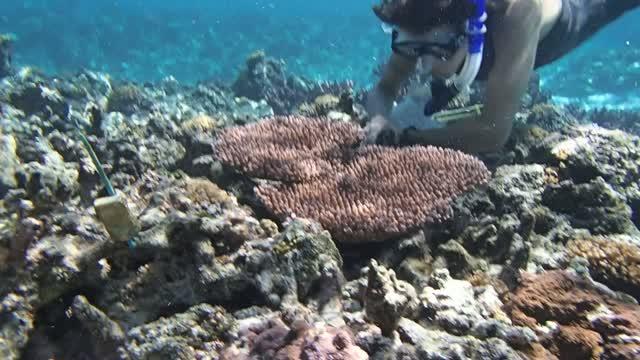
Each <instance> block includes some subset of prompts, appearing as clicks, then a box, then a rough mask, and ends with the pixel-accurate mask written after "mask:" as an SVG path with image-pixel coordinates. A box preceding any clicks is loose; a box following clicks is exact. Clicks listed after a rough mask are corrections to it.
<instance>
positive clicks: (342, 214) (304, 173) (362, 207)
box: [214, 117, 489, 242]
mask: <svg viewBox="0 0 640 360" xmlns="http://www.w3.org/2000/svg"><path fill="white" fill-rule="evenodd" d="M360 136H361V132H360V130H359V128H358V127H357V126H356V125H353V124H349V123H344V122H334V121H329V120H327V119H325V118H305V117H275V118H272V119H268V120H264V121H262V122H260V123H258V124H253V125H248V126H244V127H235V128H231V129H228V130H227V131H225V132H223V133H222V134H221V136H220V140H219V141H218V143H217V144H216V145H215V147H214V148H215V151H216V153H217V154H218V158H219V159H220V161H221V162H222V163H224V164H225V165H228V166H230V167H232V168H234V169H236V170H238V171H240V172H242V173H244V174H245V175H248V176H256V177H263V178H267V179H273V180H280V181H282V183H280V184H277V185H259V186H258V187H257V189H256V193H257V195H258V196H259V197H260V199H261V200H262V201H263V202H264V204H265V205H266V207H267V208H268V209H269V210H270V211H271V212H272V213H273V214H274V215H276V216H277V217H278V218H280V219H282V220H284V219H286V218H287V217H290V216H298V217H305V218H310V219H314V220H316V221H318V222H320V223H321V224H322V225H323V226H324V227H325V228H326V229H327V230H329V231H330V232H331V234H332V235H333V237H334V238H335V239H336V240H338V241H343V242H362V241H382V240H386V239H389V238H393V237H396V236H399V235H404V234H407V233H410V232H412V231H415V230H417V229H418V228H419V227H420V226H422V225H423V224H424V223H425V222H426V223H431V222H436V221H441V220H443V219H445V218H446V217H447V215H448V212H449V203H450V201H451V200H452V199H453V198H454V197H455V196H457V195H459V194H461V193H463V192H465V191H467V190H469V189H470V188H471V187H473V186H475V185H477V184H481V183H484V182H486V181H487V180H488V178H489V171H488V170H487V168H486V167H485V166H484V164H483V163H482V162H481V161H480V160H478V159H476V158H475V157H473V156H471V155H467V154H464V153H461V152H458V151H454V150H449V149H441V148H436V147H431V146H429V147H422V146H412V147H406V148H391V147H383V146H378V145H371V146H367V147H364V148H362V149H360V150H357V151H356V150H354V149H355V148H356V147H357V146H356V145H357V144H358V142H359V141H360Z"/></svg>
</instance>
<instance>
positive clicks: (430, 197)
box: [0, 35, 640, 360]
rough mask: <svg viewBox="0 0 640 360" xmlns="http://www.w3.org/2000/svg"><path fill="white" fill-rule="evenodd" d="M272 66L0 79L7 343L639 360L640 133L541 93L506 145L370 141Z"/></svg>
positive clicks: (62, 350) (28, 353)
mask: <svg viewBox="0 0 640 360" xmlns="http://www.w3.org/2000/svg"><path fill="white" fill-rule="evenodd" d="M207 36H208V35H207ZM210 63H213V62H211V61H210ZM263 66H266V68H267V70H268V72H267V75H268V76H267V77H266V79H259V78H258V77H259V76H260V74H259V71H258V72H256V73H253V74H252V75H251V74H249V75H248V76H249V77H248V78H246V79H242V82H244V84H245V85H252V86H254V87H253V88H251V87H246V88H244V89H245V90H246V89H253V90H255V92H256V96H260V97H261V98H260V99H258V98H257V97H256V98H255V99H251V98H248V97H246V96H243V95H242V94H238V93H235V92H234V91H233V86H226V85H224V84H221V83H217V82H215V81H212V80H208V81H203V82H200V83H198V84H195V85H185V84H181V83H179V82H178V81H177V80H175V79H173V78H171V77H167V78H165V79H163V80H161V81H159V82H157V83H147V84H144V85H139V84H136V83H133V82H129V81H123V82H115V81H113V80H111V77H110V76H108V75H106V74H103V73H96V72H91V71H87V70H83V71H79V72H77V73H75V74H67V75H57V76H47V75H46V74H43V73H40V72H38V71H37V70H34V69H29V68H23V69H20V70H19V71H16V72H14V73H13V74H12V75H10V76H7V77H5V78H4V79H3V80H2V81H0V115H1V116H0V129H1V131H0V166H1V167H2V168H3V170H4V171H3V172H2V173H1V174H0V357H2V358H3V359H4V358H6V359H43V358H61V359H87V358H101V359H149V358H159V359H165V358H167V359H194V358H196V359H234V358H239V359H268V358H282V359H289V358H296V359H299V358H330V357H332V358H342V359H434V360H435V359H439V360H442V359H466V358H471V359H527V358H551V359H553V358H558V359H564V358H567V359H578V358H579V359H589V358H621V359H627V358H628V359H633V358H638V356H639V354H640V352H639V351H640V349H639V348H638V344H639V343H638V338H639V337H640V334H638V331H639V329H640V323H639V320H638V315H637V314H638V313H639V311H638V310H639V309H638V305H637V301H634V299H633V297H635V298H636V299H637V298H638V283H637V278H638V275H637V270H638V268H637V265H638V246H640V240H639V239H640V237H639V236H638V235H639V234H638V229H637V227H638V224H639V222H638V216H639V215H640V211H639V205H640V201H639V200H638V199H640V195H639V194H640V191H639V190H638V184H639V183H640V181H639V179H640V175H639V174H640V170H639V168H638V164H639V162H640V161H639V160H640V158H639V157H640V140H639V139H638V138H637V137H635V136H633V135H630V134H627V133H624V132H622V131H614V130H607V129H603V128H601V127H598V126H594V125H589V126H585V125H583V124H582V123H583V122H584V120H585V116H587V115H585V116H582V115H580V113H575V112H571V110H569V111H568V110H567V109H558V108H555V107H554V106H553V105H551V104H548V103H545V104H541V103H540V99H541V98H543V97H544V96H543V94H541V93H538V94H537V95H534V94H535V93H536V91H538V92H539V88H538V89H537V90H536V89H535V87H536V86H535V84H534V83H532V84H531V87H532V89H530V90H531V95H532V96H529V97H527V98H526V99H525V100H524V102H523V106H522V109H521V112H520V113H519V114H518V119H519V120H520V121H519V123H518V124H517V127H516V131H514V133H513V135H512V137H511V139H510V141H509V144H508V145H507V146H506V147H505V150H504V152H502V153H499V154H493V155H491V156H483V157H482V158H481V159H479V158H476V157H472V156H469V155H465V154H462V153H458V152H454V151H449V150H444V149H438V148H432V147H406V148H401V147H397V148H392V147H382V146H369V147H362V148H360V147H357V146H356V145H357V144H358V142H359V139H360V137H361V133H360V131H359V129H358V125H362V123H361V121H362V120H363V119H365V118H366V115H363V114H364V113H363V112H361V109H362V102H363V98H362V97H361V93H360V92H359V90H354V91H343V90H346V89H342V88H341V85H340V84H334V85H336V86H335V87H333V85H331V84H329V86H328V87H325V86H324V85H323V84H319V83H315V82H311V81H308V80H305V79H303V78H301V77H296V76H294V75H291V74H289V73H287V70H286V69H285V68H284V67H282V64H279V63H278V62H277V61H275V62H274V61H273V60H272V59H271V60H270V59H268V58H267V57H266V56H263V55H260V54H258V56H256V57H254V58H252V59H250V61H249V64H247V67H248V68H252V69H254V70H256V71H257V70H259V69H260V67H263ZM278 72H280V74H278ZM285 79H286V80H285ZM294 79H302V80H301V81H302V83H300V84H293V83H291V82H290V81H293V80H294ZM342 85H344V84H342ZM236 86H240V83H237V84H236ZM238 89H239V88H238ZM253 90H252V91H253ZM477 91H478V92H477V93H476V92H475V90H474V92H472V93H471V94H470V95H471V101H474V96H476V95H477V94H478V93H479V92H480V91H481V89H477ZM245 95H249V94H245ZM304 103H306V104H308V106H310V108H307V109H306V110H304V109H303V108H304V107H305V106H301V104H304ZM269 104H273V105H269ZM271 106H274V107H278V106H280V107H281V110H282V111H286V112H287V114H288V115H282V116H275V115H274V114H275V112H276V111H275V109H274V108H272V107H271ZM296 109H297V110H298V112H297V113H296V112H295V111H294V110H296ZM303 110H304V111H303ZM279 111H280V110H279ZM305 111H309V112H308V113H305ZM303 114H306V115H303ZM320 114H322V116H321V117H318V115H320ZM568 114H570V115H572V116H573V118H575V120H576V121H575V122H574V121H573V120H572V119H571V117H570V116H569V115H568ZM305 116H309V117H305ZM607 116H618V115H611V114H610V115H607ZM620 116H622V115H620ZM320 118H321V119H320ZM274 119H275V120H274ZM527 119H529V121H527ZM527 122H529V124H527ZM532 125H533V126H534V127H531V126H532ZM284 130H286V131H284ZM78 131H82V132H83V133H84V134H85V135H86V137H87V139H88V141H89V143H90V144H91V145H92V147H93V148H94V149H95V152H96V154H97V156H98V157H99V159H100V160H101V162H102V163H103V164H104V171H105V173H106V174H107V176H108V177H109V178H110V179H111V181H112V183H113V185H114V186H115V188H116V189H117V191H118V193H119V195H120V196H122V197H123V198H126V199H127V202H128V204H129V205H130V209H131V217H132V218H135V220H136V222H138V223H139V225H140V226H139V229H138V231H137V233H136V234H135V236H134V237H133V238H132V239H131V240H132V241H131V242H118V241H114V239H112V237H110V236H109V231H108V229H107V228H106V227H105V224H103V223H101V222H100V221H99V220H98V219H99V217H98V216H97V212H96V208H95V207H94V201H96V199H100V198H101V197H103V196H105V195H107V194H106V192H105V189H104V188H103V185H102V184H101V182H100V179H99V177H98V175H97V173H96V168H95V166H94V164H93V163H92V162H91V159H90V158H89V156H88V154H87V152H86V149H85V148H84V147H83V144H82V143H81V142H80V141H79V139H78V137H77V132H78ZM296 139H297V140H301V141H298V142H296ZM225 141H226V143H225ZM212 144H214V145H215V146H214V148H215V149H216V150H221V149H223V148H224V146H227V147H226V150H225V151H227V153H228V154H227V155H228V158H227V159H221V157H220V156H219V155H220V154H221V153H224V151H222V152H220V151H216V152H214V153H212ZM221 144H226V145H224V146H222V147H220V145H221ZM291 144H296V145H295V146H292V145H291ZM271 150H273V151H271ZM276 150H277V151H276ZM256 151H257V153H259V155H256ZM260 151H262V152H260ZM283 154H284V155H283ZM256 157H258V159H257V160H256ZM249 158H251V161H246V160H247V159H249ZM234 159H236V160H237V159H240V160H238V161H236V160H234ZM278 159H280V160H278ZM283 159H284V160H283ZM481 160H482V161H481ZM234 161H236V162H234ZM321 161H325V163H324V164H325V165H318V163H319V162H321ZM248 165H250V166H251V167H244V168H243V166H248ZM267 165H268V167H267ZM314 166H315V170H314ZM238 173H240V174H238ZM489 174H491V177H490V178H489ZM247 175H249V176H247ZM274 179H275V180H274ZM481 183H482V184H483V185H482V186H476V185H478V184H481ZM341 212H342V214H343V215H340V213H341ZM336 214H338V216H336ZM438 216H439V217H438ZM359 217H360V219H363V220H366V221H364V222H362V223H358V222H357V221H356V220H357V219H358V218H359ZM430 217H431V218H430ZM367 221H368V222H367ZM370 240H387V241H384V242H382V241H378V242H368V243H366V244H365V243H364V242H365V241H370ZM78 339H82V341H78Z"/></svg>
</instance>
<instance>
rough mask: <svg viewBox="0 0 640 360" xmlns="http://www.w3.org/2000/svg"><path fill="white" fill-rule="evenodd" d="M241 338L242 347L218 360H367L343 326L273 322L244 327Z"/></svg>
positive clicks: (228, 350) (295, 321)
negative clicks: (243, 342) (242, 341)
mask: <svg viewBox="0 0 640 360" xmlns="http://www.w3.org/2000/svg"><path fill="white" fill-rule="evenodd" d="M240 336H241V337H242V338H243V339H246V340H245V344H244V346H243V347H240V348H238V347H233V348H230V349H225V350H224V351H223V353H222V358H221V360H231V359H246V360H249V359H279V360H288V359H343V360H365V359H369V356H368V354H367V353H366V352H365V351H364V350H362V349H361V348H359V347H358V346H357V345H355V339H354V336H353V334H352V333H351V330H350V329H349V328H348V327H345V326H342V327H335V326H330V325H312V324H309V323H308V322H306V321H305V320H304V319H295V320H294V321H292V323H291V324H289V325H287V324H285V323H284V322H283V321H282V320H281V319H279V318H275V319H269V320H267V321H262V322H259V323H257V324H255V325H253V326H248V327H246V329H244V330H243V331H241V332H240Z"/></svg>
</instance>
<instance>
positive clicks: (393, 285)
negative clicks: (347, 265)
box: [364, 260, 418, 336]
mask: <svg viewBox="0 0 640 360" xmlns="http://www.w3.org/2000/svg"><path fill="white" fill-rule="evenodd" d="M417 305H418V304H417V294H416V290H415V289H414V288H413V286H411V284H409V283H407V282H405V281H402V280H398V279H397V278H396V275H395V273H394V271H393V270H389V269H385V268H384V267H383V266H379V265H378V264H377V263H376V261H375V260H372V261H371V263H370V264H369V271H368V277H367V291H366V293H365V298H364V309H365V313H366V315H367V318H368V319H370V320H372V321H373V323H374V324H376V325H377V326H378V327H379V328H380V330H381V331H382V334H383V335H385V336H389V335H391V334H392V332H393V331H395V330H396V329H397V327H398V323H399V322H400V319H401V318H402V317H403V316H405V315H406V314H409V313H411V312H412V311H415V308H416V307H417Z"/></svg>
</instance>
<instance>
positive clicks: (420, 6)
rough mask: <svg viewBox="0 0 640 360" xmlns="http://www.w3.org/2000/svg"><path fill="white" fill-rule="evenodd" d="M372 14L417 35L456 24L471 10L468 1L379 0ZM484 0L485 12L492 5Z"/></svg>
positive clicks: (468, 15)
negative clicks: (437, 27)
mask: <svg viewBox="0 0 640 360" xmlns="http://www.w3.org/2000/svg"><path fill="white" fill-rule="evenodd" d="M381 1H382V2H381V3H380V4H378V5H374V6H373V12H374V13H375V14H376V16H377V17H378V18H379V19H380V20H382V21H383V22H385V23H387V24H389V25H392V26H398V27H400V28H403V29H405V30H407V31H411V32H416V33H421V32H424V31H428V30H430V29H432V28H434V27H436V26H439V25H444V24H452V25H459V24H462V23H463V22H464V21H465V20H467V19H468V18H469V17H470V16H471V15H472V14H473V11H474V6H473V5H472V4H471V3H470V2H469V0H381ZM491 3H492V1H487V11H489V10H490V9H491V8H492V7H493V6H492V5H493V4H491Z"/></svg>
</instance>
